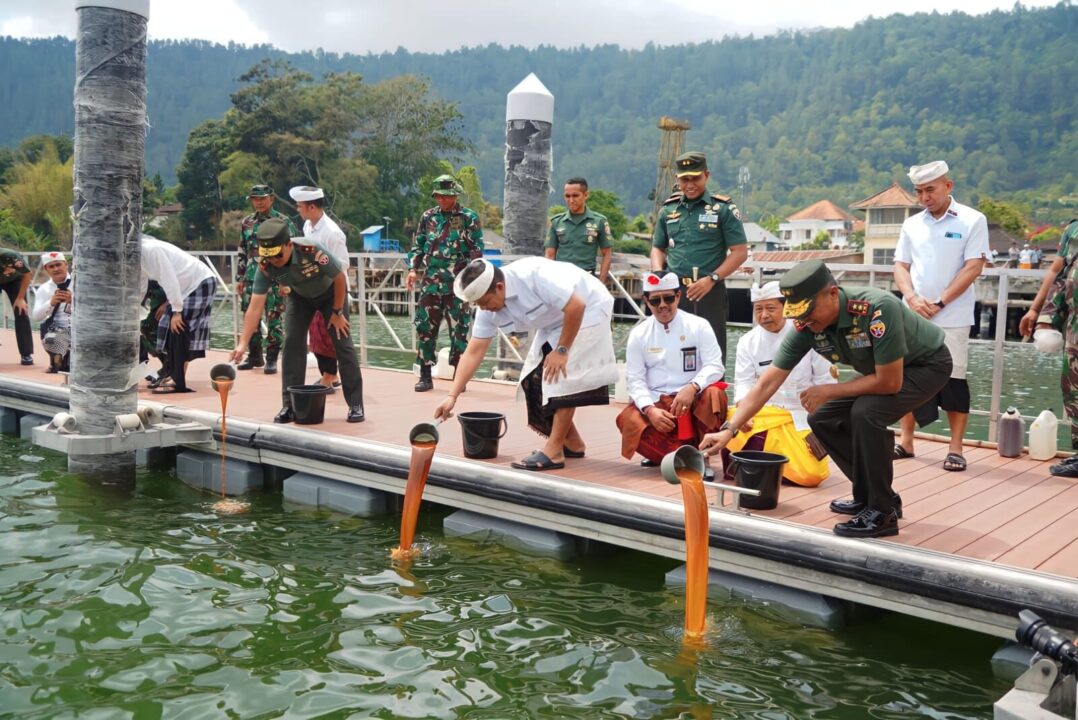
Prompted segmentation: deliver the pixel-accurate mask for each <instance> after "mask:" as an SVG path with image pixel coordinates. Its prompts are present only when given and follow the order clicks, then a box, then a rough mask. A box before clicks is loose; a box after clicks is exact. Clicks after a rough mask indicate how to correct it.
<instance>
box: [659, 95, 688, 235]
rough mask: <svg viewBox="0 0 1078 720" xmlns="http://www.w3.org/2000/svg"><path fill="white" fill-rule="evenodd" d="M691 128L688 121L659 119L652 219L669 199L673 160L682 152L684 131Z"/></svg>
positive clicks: (672, 178) (672, 179) (672, 180)
mask: <svg viewBox="0 0 1078 720" xmlns="http://www.w3.org/2000/svg"><path fill="white" fill-rule="evenodd" d="M691 127H692V125H690V124H689V121H688V120H677V119H675V118H671V117H666V116H665V115H664V116H663V117H661V118H659V129H660V130H662V131H663V134H662V140H661V141H660V143H659V162H658V168H657V171H656V175H655V190H654V192H655V209H654V212H653V214H652V217H653V218H657V217H659V208H661V207H662V204H663V200H666V198H668V197H670V191H671V189H672V188H673V187H674V179H675V178H674V160H675V159H677V156H678V155H680V154H681V153H683V152H684V147H685V131H686V130H688V129H690V128H691Z"/></svg>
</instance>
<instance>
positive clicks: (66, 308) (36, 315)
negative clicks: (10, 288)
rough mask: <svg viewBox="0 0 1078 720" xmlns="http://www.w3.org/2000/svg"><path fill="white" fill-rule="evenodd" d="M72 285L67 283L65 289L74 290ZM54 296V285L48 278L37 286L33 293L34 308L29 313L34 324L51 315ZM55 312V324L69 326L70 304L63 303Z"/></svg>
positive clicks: (68, 276)
mask: <svg viewBox="0 0 1078 720" xmlns="http://www.w3.org/2000/svg"><path fill="white" fill-rule="evenodd" d="M66 279H67V280H70V279H71V273H68V274H67V278H66ZM74 287H75V286H74V284H73V283H68V285H67V289H68V290H72V291H73V290H74ZM55 294H56V283H54V282H53V281H52V278H49V279H48V280H46V281H45V282H43V283H41V285H39V286H38V288H37V290H35V291H34V307H33V309H32V310H31V311H30V319H31V320H33V321H34V322H36V323H39V322H42V321H43V320H45V319H46V318H48V317H49V316H50V315H52V305H51V302H52V296H53V295H55ZM59 308H60V309H59V310H57V311H56V322H57V323H58V324H60V325H61V326H64V325H65V321H66V326H67V327H70V326H71V303H63V304H61V305H60V306H59Z"/></svg>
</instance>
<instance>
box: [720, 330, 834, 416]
mask: <svg viewBox="0 0 1078 720" xmlns="http://www.w3.org/2000/svg"><path fill="white" fill-rule="evenodd" d="M791 332H796V331H795V330H794V322H793V320H787V321H786V324H785V325H783V326H782V329H781V330H779V331H778V332H777V333H773V332H770V331H769V330H765V329H764V328H762V327H760V326H759V325H757V326H756V327H754V328H753V329H752V330H749V331H748V332H747V333H745V334H744V335H742V336H741V339H740V340H738V341H737V351H736V352H737V354H736V355H735V366H734V403H735V404H736V403H739V402H741V400H742V398H744V397H745V396H746V395H748V394H749V390H752V388H753V386H754V385H756V383H757V382H758V381H759V379H760V376H761V375H763V373H764V370H766V369H767V368H769V367H771V361H772V360H774V359H775V354H776V353H777V352H778V349H779V345H781V344H782V339H783V338H784V337H786V336H787V335H788V334H790V333H791ZM833 382H835V378H833V377H831V363H829V362H828V361H827V359H826V358H824V356H823V355H820V354H819V353H815V352H810V353H808V354H807V355H805V357H803V358H801V362H799V363H797V365H796V366H794V369H793V370H791V371H790V375H789V377H787V378H786V381H785V382H784V383H782V385H781V386H780V387H779V389H778V392H776V393H775V394H774V395H772V396H771V399H770V400H769V401H768V403H767V404H768V405H774V406H776V407H780V408H784V409H786V410H789V411H790V415H792V416H793V419H794V427H796V428H797V429H798V430H808V426H809V425H808V413H806V412H805V409H804V408H803V407H801V397H800V396H801V393H802V392H803V391H804V390H805V389H807V388H810V387H812V386H813V385H829V384H831V383H833Z"/></svg>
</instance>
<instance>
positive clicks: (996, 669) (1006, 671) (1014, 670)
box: [992, 642, 1036, 683]
mask: <svg viewBox="0 0 1078 720" xmlns="http://www.w3.org/2000/svg"><path fill="white" fill-rule="evenodd" d="M1035 654H1036V653H1034V651H1033V650H1031V649H1030V648H1027V647H1025V646H1024V645H1019V644H1018V643H1015V642H1008V643H1004V644H1003V646H1002V647H1000V649H999V650H996V652H995V653H993V654H992V674H993V675H995V676H996V677H997V678H999V679H1000V680H1006V681H1007V682H1012V683H1013V682H1014V681H1015V680H1017V679H1018V676H1019V675H1021V674H1022V673H1024V672H1025V671H1026V670H1029V666H1030V663H1031V662H1033V656H1034V655H1035Z"/></svg>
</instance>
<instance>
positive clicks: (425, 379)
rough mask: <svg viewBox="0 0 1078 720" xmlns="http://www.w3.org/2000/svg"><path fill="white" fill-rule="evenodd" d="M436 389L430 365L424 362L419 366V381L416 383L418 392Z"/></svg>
mask: <svg viewBox="0 0 1078 720" xmlns="http://www.w3.org/2000/svg"><path fill="white" fill-rule="evenodd" d="M433 389H434V380H432V379H431V376H430V365H427V364H426V363H423V364H422V365H420V366H419V382H417V383H416V384H415V391H416V392H427V391H428V390H433Z"/></svg>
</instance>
